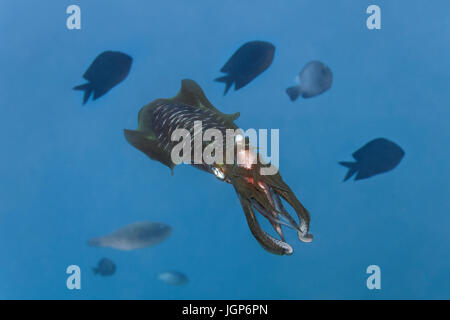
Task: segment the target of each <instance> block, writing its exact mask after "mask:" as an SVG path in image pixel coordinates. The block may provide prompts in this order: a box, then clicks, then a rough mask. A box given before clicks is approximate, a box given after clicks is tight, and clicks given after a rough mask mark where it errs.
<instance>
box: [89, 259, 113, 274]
mask: <svg viewBox="0 0 450 320" xmlns="http://www.w3.org/2000/svg"><path fill="white" fill-rule="evenodd" d="M92 270H93V271H94V274H100V275H102V276H112V275H113V274H114V273H115V272H116V265H115V264H114V262H112V261H111V260H109V259H108V258H103V259H101V260H100V261H99V262H98V264H97V267H95V268H92Z"/></svg>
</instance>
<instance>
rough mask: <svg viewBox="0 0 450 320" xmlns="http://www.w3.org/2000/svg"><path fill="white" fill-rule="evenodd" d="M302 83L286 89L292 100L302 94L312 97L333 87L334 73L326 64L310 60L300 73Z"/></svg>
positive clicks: (305, 96)
mask: <svg viewBox="0 0 450 320" xmlns="http://www.w3.org/2000/svg"><path fill="white" fill-rule="evenodd" d="M299 81H300V84H299V85H297V86H294V87H289V88H287V89H286V93H287V94H288V96H289V98H290V99H291V100H292V101H295V100H296V99H297V98H298V96H299V95H300V94H301V95H302V97H303V98H312V97H314V96H317V95H319V94H321V93H323V92H325V91H327V90H328V89H330V87H331V83H332V82H333V74H332V72H331V70H330V68H328V67H327V66H326V65H325V64H323V63H322V62H320V61H311V62H308V63H307V64H306V65H305V66H304V67H303V69H302V71H301V72H300V74H299Z"/></svg>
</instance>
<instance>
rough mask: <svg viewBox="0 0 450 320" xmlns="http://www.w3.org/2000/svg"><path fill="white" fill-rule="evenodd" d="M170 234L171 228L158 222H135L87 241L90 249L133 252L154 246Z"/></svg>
mask: <svg viewBox="0 0 450 320" xmlns="http://www.w3.org/2000/svg"><path fill="white" fill-rule="evenodd" d="M171 233H172V228H171V227H170V226H168V225H167V224H164V223H158V222H147V221H143V222H135V223H132V224H129V225H127V226H125V227H123V228H120V229H118V230H116V231H114V232H113V233H111V234H109V235H106V236H104V237H99V238H92V239H89V241H88V245H89V246H92V247H109V248H113V249H117V250H125V251H128V250H134V249H139V248H145V247H149V246H154V245H156V244H158V243H160V242H162V241H164V240H165V239H167V237H168V236H169V235H170V234H171Z"/></svg>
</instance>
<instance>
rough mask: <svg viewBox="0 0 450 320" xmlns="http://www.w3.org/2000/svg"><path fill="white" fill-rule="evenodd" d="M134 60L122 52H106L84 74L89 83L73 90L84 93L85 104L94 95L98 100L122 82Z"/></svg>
mask: <svg viewBox="0 0 450 320" xmlns="http://www.w3.org/2000/svg"><path fill="white" fill-rule="evenodd" d="M132 61H133V59H132V58H131V57H130V56H129V55H127V54H125V53H122V52H118V51H105V52H103V53H102V54H100V55H99V56H98V57H97V58H95V60H94V62H92V64H91V66H90V67H89V69H87V71H86V72H85V73H84V75H83V78H85V79H86V80H87V81H88V83H85V84H82V85H79V86H76V87H74V88H73V90H80V91H84V97H83V104H85V103H86V102H87V101H88V100H89V97H90V96H91V94H92V93H94V98H93V100H96V99H98V98H100V97H101V96H103V95H104V94H105V93H107V92H108V91H109V90H111V89H112V88H113V87H114V86H116V85H117V84H119V83H120V82H122V81H123V80H124V79H125V78H126V77H127V75H128V73H129V72H130V68H131V62H132Z"/></svg>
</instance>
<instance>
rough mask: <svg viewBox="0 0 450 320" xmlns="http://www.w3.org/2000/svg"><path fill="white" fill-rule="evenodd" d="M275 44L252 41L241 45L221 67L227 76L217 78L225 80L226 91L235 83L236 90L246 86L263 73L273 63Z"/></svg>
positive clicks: (221, 80)
mask: <svg viewBox="0 0 450 320" xmlns="http://www.w3.org/2000/svg"><path fill="white" fill-rule="evenodd" d="M274 54H275V46H274V45H273V44H271V43H269V42H265V41H251V42H247V43H246V44H244V45H243V46H241V47H240V48H239V49H238V50H237V51H236V52H235V53H234V54H233V56H232V57H231V58H230V59H229V60H228V62H227V63H226V64H225V65H224V66H223V67H222V69H220V71H221V72H223V73H227V75H226V76H223V77H220V78H217V79H215V81H218V82H225V92H224V95H225V94H226V93H227V92H228V90H229V89H230V87H231V85H232V84H233V83H234V90H235V91H236V90H239V89H240V88H242V87H245V86H246V85H247V84H248V83H249V82H250V81H252V80H253V79H255V78H256V77H257V76H259V75H260V74H261V73H263V72H264V71H265V70H266V69H267V68H268V67H269V66H270V65H271V64H272V60H273V56H274Z"/></svg>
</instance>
